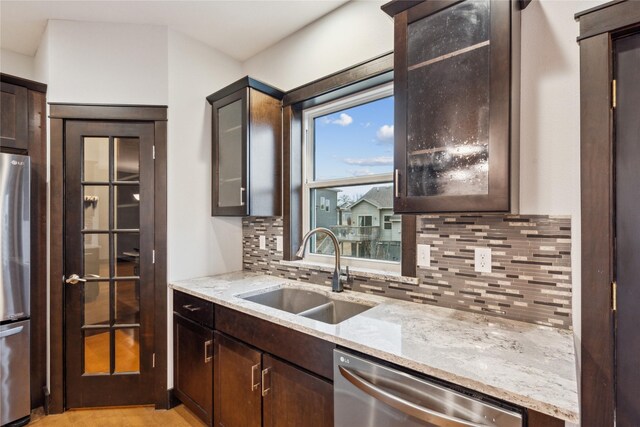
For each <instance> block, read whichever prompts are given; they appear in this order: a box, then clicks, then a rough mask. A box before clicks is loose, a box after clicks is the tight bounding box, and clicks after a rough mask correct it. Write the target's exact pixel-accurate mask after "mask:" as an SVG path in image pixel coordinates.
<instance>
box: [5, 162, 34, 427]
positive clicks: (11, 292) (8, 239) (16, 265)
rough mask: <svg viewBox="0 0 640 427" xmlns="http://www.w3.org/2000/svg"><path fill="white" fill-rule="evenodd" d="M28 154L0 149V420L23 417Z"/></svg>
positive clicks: (26, 405)
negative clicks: (5, 151) (0, 150)
mask: <svg viewBox="0 0 640 427" xmlns="http://www.w3.org/2000/svg"><path fill="white" fill-rule="evenodd" d="M29 169H30V168H29V157H27V156H21V155H17V154H6V153H0V425H4V424H7V423H14V422H16V421H18V422H19V421H22V420H25V421H27V420H28V417H29V413H30V410H31V402H30V390H29V382H30V376H29V360H30V355H29V351H30V350H29V336H30V332H29V315H30V312H29V304H30V300H29V288H30V244H29V240H30V220H29V217H30V210H29V195H30V191H29V187H30V170H29Z"/></svg>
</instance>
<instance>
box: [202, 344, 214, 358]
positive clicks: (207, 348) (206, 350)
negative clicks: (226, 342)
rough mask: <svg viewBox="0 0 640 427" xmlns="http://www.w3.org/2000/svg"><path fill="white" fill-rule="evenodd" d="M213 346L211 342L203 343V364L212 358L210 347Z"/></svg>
mask: <svg viewBox="0 0 640 427" xmlns="http://www.w3.org/2000/svg"><path fill="white" fill-rule="evenodd" d="M212 345H213V340H209V341H205V343H204V363H209V362H211V359H212V358H213V356H212V355H211V347H212Z"/></svg>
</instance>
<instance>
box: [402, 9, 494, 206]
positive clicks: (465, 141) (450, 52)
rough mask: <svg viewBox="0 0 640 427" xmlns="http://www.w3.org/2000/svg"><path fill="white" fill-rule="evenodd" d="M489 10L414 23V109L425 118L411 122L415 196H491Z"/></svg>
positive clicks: (410, 179) (447, 12) (411, 191)
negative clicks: (489, 191) (436, 34)
mask: <svg viewBox="0 0 640 427" xmlns="http://www.w3.org/2000/svg"><path fill="white" fill-rule="evenodd" d="M489 8H490V4H489V1H488V0H483V1H466V2H463V3H459V4H458V5H456V6H453V7H449V8H447V9H444V10H442V11H440V12H438V13H436V14H433V15H431V16H428V17H426V18H424V19H421V20H419V21H416V22H415V23H412V24H410V25H409V38H408V51H409V58H410V63H409V74H408V75H409V78H408V80H409V82H408V91H407V93H408V109H409V111H420V112H421V113H420V114H414V115H409V117H408V120H407V183H408V188H407V195H408V196H409V197H414V196H415V197H420V196H464V195H484V194H488V190H489V175H488V172H489V167H488V166H489V88H490V81H489V77H490V69H489V66H490V63H489V59H490V50H489V49H490V46H489V39H488V37H489V29H490V13H489ZM433 31H436V32H437V33H438V34H440V35H441V36H438V37H436V36H432V35H429V34H431V32H433ZM422 37H429V38H428V40H436V41H435V42H433V43H431V42H430V43H424V40H426V39H425V38H422Z"/></svg>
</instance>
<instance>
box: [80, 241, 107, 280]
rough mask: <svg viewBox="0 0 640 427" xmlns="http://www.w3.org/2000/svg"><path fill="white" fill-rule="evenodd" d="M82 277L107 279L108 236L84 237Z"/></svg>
mask: <svg viewBox="0 0 640 427" xmlns="http://www.w3.org/2000/svg"><path fill="white" fill-rule="evenodd" d="M84 275H85V276H92V277H106V278H108V277H109V235H108V234H85V235H84Z"/></svg>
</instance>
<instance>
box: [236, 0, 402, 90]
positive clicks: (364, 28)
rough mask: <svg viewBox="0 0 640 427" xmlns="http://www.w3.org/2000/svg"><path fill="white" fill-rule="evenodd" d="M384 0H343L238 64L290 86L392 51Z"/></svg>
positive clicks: (276, 83) (280, 85) (261, 77)
mask: <svg viewBox="0 0 640 427" xmlns="http://www.w3.org/2000/svg"><path fill="white" fill-rule="evenodd" d="M384 3H386V1H380V0H374V1H356V2H349V3H347V4H345V5H344V6H342V7H340V8H338V9H336V10H335V11H333V12H331V13H329V14H327V15H325V16H324V17H323V18H321V19H320V20H318V21H316V22H313V23H311V24H310V25H308V26H306V27H304V28H302V29H301V30H299V31H297V32H296V33H294V34H292V35H291V36H289V37H287V38H285V39H283V40H282V41H280V42H279V43H277V44H276V45H274V46H272V47H270V48H269V49H266V50H264V51H262V52H260V53H259V54H257V55H255V56H253V57H252V58H249V59H248V60H247V61H245V62H244V63H243V69H244V72H245V74H249V75H251V76H252V77H256V78H257V79H259V80H264V81H265V82H266V83H269V84H271V85H274V86H276V87H278V88H280V89H282V90H290V89H293V88H295V87H298V86H301V85H304V84H306V83H309V82H311V81H312V80H315V79H318V78H321V77H324V76H326V75H327V74H331V73H335V72H336V71H339V70H341V69H344V68H347V67H351V66H353V65H355V64H357V63H358V62H362V61H366V60H368V59H371V58H372V57H374V56H378V55H381V54H383V53H387V52H390V51H392V50H393V20H392V19H391V18H390V17H389V16H388V15H387V14H385V13H384V12H382V10H380V6H381V5H383V4H384Z"/></svg>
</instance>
